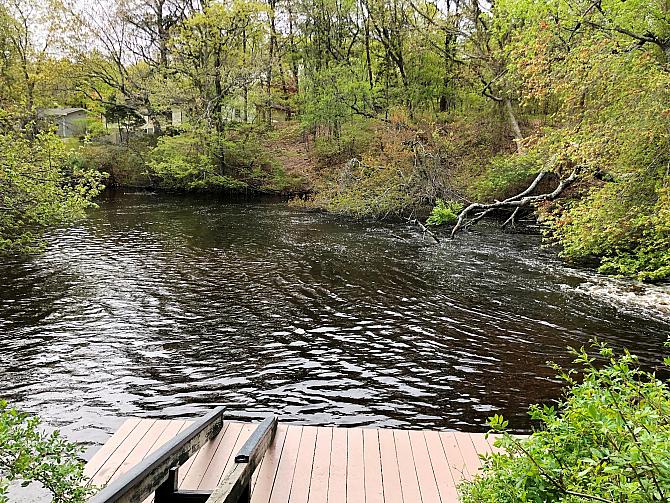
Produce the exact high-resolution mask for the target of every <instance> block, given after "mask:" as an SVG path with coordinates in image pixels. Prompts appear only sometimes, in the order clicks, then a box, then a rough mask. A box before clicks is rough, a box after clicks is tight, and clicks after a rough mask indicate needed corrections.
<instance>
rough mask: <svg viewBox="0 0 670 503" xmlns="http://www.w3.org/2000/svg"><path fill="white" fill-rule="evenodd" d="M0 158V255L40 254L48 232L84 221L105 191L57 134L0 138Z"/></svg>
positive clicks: (11, 135) (17, 134)
mask: <svg viewBox="0 0 670 503" xmlns="http://www.w3.org/2000/svg"><path fill="white" fill-rule="evenodd" d="M0 152H2V156H0V250H9V249H11V250H21V251H33V250H36V249H37V248H39V247H40V245H41V244H42V241H41V236H42V233H43V232H44V230H45V229H47V228H49V227H50V226H54V225H61V224H67V223H70V222H73V221H75V220H77V219H80V218H83V217H84V215H85V210H86V208H88V207H90V206H92V205H93V202H92V200H93V198H94V197H95V196H97V195H98V194H99V193H100V191H101V190H102V188H103V186H102V180H103V178H104V177H103V175H101V174H100V173H99V172H97V171H95V170H91V169H87V168H85V167H84V166H82V163H81V162H80V158H79V155H78V153H77V152H76V151H74V150H71V149H68V148H66V147H65V145H64V143H63V141H62V140H61V139H60V138H58V137H57V136H56V135H55V134H53V133H41V134H39V135H37V136H36V137H35V138H32V139H30V138H28V137H27V136H24V135H22V134H20V133H4V134H0Z"/></svg>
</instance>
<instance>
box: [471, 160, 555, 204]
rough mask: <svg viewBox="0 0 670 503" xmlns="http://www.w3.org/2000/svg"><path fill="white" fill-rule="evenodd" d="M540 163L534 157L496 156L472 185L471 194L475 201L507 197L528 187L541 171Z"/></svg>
mask: <svg viewBox="0 0 670 503" xmlns="http://www.w3.org/2000/svg"><path fill="white" fill-rule="evenodd" d="M542 167H543V166H542V163H541V161H540V160H539V159H538V158H537V156H536V155H534V154H530V153H525V154H512V155H509V154H508V155H504V154H503V155H498V156H496V157H493V158H492V159H491V162H490V164H489V165H488V167H487V168H486V169H485V170H484V172H483V173H482V175H481V176H480V177H479V178H478V179H477V180H476V181H475V182H474V184H473V189H472V190H473V193H474V195H475V197H476V198H477V199H482V200H487V199H492V198H501V199H504V198H505V197H509V196H512V195H515V194H518V193H519V192H521V191H522V190H523V189H525V188H526V187H528V184H529V182H530V180H532V179H533V177H534V175H535V174H536V173H537V172H538V171H540V170H541V169H542Z"/></svg>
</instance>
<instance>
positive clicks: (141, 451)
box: [107, 421, 170, 484]
mask: <svg viewBox="0 0 670 503" xmlns="http://www.w3.org/2000/svg"><path fill="white" fill-rule="evenodd" d="M169 425H170V421H154V423H153V424H152V425H151V427H150V428H149V429H148V430H147V433H146V434H145V435H144V436H143V437H142V439H141V440H140V441H139V442H137V444H136V445H135V446H134V447H133V449H132V450H131V451H130V453H129V454H128V456H127V457H126V459H125V460H124V461H123V462H122V463H121V464H120V465H119V467H118V468H117V469H116V471H115V472H114V473H113V474H112V475H111V477H110V478H109V480H108V481H107V483H108V484H109V483H110V482H112V481H114V480H116V479H118V478H119V477H120V476H121V475H123V474H124V473H126V472H127V471H128V470H130V469H131V468H132V467H133V466H135V465H136V464H137V463H139V462H140V461H142V460H143V459H144V457H145V456H146V455H147V454H149V452H151V449H152V448H153V446H154V444H155V443H156V441H157V440H158V438H159V437H160V436H161V434H162V433H163V432H164V431H165V429H166V428H167V427H168V426H169Z"/></svg>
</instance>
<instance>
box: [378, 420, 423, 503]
mask: <svg viewBox="0 0 670 503" xmlns="http://www.w3.org/2000/svg"><path fill="white" fill-rule="evenodd" d="M379 452H380V454H381V461H382V481H383V483H384V501H385V502H386V503H402V502H403V497H402V485H401V483H400V470H399V469H398V457H397V454H396V448H395V439H394V437H393V431H392V430H388V429H380V430H379ZM407 503H414V502H412V501H411V500H407Z"/></svg>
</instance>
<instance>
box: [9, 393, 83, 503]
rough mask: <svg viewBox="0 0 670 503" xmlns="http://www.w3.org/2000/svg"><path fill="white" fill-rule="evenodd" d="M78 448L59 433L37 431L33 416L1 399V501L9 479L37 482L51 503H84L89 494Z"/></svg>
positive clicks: (37, 421)
mask: <svg viewBox="0 0 670 503" xmlns="http://www.w3.org/2000/svg"><path fill="white" fill-rule="evenodd" d="M80 453H81V448H80V447H78V446H77V445H76V444H72V443H70V442H68V441H66V440H65V439H63V438H62V437H61V436H60V435H59V434H58V432H54V433H51V434H46V433H44V432H42V431H41V430H40V421H39V419H38V418H36V417H31V416H29V415H28V414H25V413H23V412H19V411H17V410H16V409H12V408H10V407H9V406H8V405H7V402H4V401H2V400H0V503H8V502H9V499H8V496H7V485H8V482H12V481H20V482H21V483H23V484H28V483H30V482H39V483H40V484H41V485H42V486H44V487H45V488H46V489H47V490H49V492H50V493H51V495H52V497H53V499H52V501H53V503H83V502H85V501H86V499H87V497H88V496H89V495H90V493H91V487H89V486H86V477H85V475H84V463H83V462H81V461H80V460H79V459H78V456H79V454H80Z"/></svg>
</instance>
